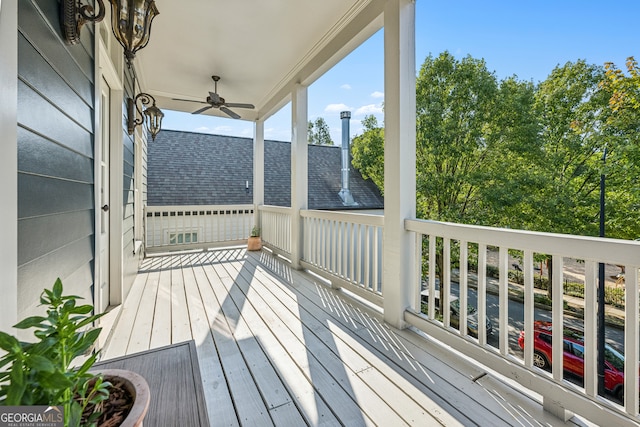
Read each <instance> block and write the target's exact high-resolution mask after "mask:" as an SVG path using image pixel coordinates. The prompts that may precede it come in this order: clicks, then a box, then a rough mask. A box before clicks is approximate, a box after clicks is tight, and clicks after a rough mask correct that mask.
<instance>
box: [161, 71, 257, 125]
mask: <svg viewBox="0 0 640 427" xmlns="http://www.w3.org/2000/svg"><path fill="white" fill-rule="evenodd" d="M211 78H212V79H213V83H214V85H215V88H214V91H213V92H209V96H207V102H202V101H194V100H192V99H178V98H173V99H174V100H175V101H187V102H197V103H199V104H208V105H207V106H206V107H202V108H200V109H199V110H196V111H194V112H193V113H191V114H200V113H202V112H204V111H207V110H208V109H210V108H218V109H219V110H220V111H222V112H224V113H225V114H226V115H228V116H229V117H231V118H234V119H239V118H240V115H239V114H237V113H236V112H234V111H231V110H230V109H229V108H228V107H231V108H251V109H253V108H256V107H255V106H254V105H253V104H239V103H236V102H227V101H225V99H224V98H223V97H221V96H220V95H218V81H219V80H220V76H211Z"/></svg>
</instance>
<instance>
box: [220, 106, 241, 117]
mask: <svg viewBox="0 0 640 427" xmlns="http://www.w3.org/2000/svg"><path fill="white" fill-rule="evenodd" d="M220 111H224V112H225V113H227V115H228V116H229V117H232V118H234V119H239V118H240V116H239V115H238V114H236V113H234V112H233V111H231V110H229V109H228V108H227V107H220Z"/></svg>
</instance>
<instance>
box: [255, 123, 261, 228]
mask: <svg viewBox="0 0 640 427" xmlns="http://www.w3.org/2000/svg"><path fill="white" fill-rule="evenodd" d="M260 205H264V120H262V119H260V120H257V121H256V122H255V124H254V127H253V223H254V224H255V225H257V226H258V227H260V226H261V225H260V212H258V206H260Z"/></svg>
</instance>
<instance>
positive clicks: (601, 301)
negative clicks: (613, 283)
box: [598, 146, 607, 396]
mask: <svg viewBox="0 0 640 427" xmlns="http://www.w3.org/2000/svg"><path fill="white" fill-rule="evenodd" d="M606 162H607V147H606V146H605V148H604V152H603V153H602V172H601V173H600V237H604V190H605V182H604V181H605V173H604V168H605V165H606ZM604 287H605V277H604V263H599V264H598V394H599V395H600V396H603V395H604V393H605V388H604V330H605V325H604Z"/></svg>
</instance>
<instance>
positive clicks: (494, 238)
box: [405, 219, 640, 421]
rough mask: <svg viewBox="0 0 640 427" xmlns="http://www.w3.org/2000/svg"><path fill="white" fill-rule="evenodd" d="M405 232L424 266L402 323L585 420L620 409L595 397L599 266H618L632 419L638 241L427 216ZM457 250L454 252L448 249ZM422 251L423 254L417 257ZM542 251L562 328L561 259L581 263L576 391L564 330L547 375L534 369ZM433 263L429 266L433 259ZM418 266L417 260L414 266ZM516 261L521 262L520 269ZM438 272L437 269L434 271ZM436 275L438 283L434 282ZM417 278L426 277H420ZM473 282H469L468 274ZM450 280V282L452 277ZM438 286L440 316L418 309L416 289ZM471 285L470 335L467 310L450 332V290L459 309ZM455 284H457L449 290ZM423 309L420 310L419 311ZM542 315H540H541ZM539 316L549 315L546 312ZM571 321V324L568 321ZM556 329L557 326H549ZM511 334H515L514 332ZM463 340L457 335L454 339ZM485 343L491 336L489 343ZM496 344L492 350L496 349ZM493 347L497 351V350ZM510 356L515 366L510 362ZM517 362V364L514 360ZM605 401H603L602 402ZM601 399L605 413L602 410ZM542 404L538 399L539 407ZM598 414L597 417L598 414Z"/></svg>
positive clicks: (409, 223)
mask: <svg viewBox="0 0 640 427" xmlns="http://www.w3.org/2000/svg"><path fill="white" fill-rule="evenodd" d="M405 230H407V231H409V232H413V233H416V241H417V242H418V245H417V246H418V253H417V257H418V258H419V259H420V260H422V258H423V256H424V257H426V259H428V263H427V264H426V265H427V266H428V267H426V271H421V274H420V275H419V276H420V277H421V279H420V280H419V281H418V283H415V286H414V295H415V297H414V298H413V299H412V300H414V301H416V303H415V305H414V307H413V308H412V309H409V310H408V311H407V312H406V315H405V320H406V321H407V322H408V323H409V324H411V325H412V326H415V327H417V328H419V329H422V330H423V331H425V332H426V333H428V334H430V335H432V336H437V337H438V338H439V339H442V340H443V341H444V342H445V343H446V344H448V345H451V346H452V347H453V348H456V349H458V350H459V351H462V352H464V353H465V354H467V355H470V356H472V357H475V358H476V359H477V360H478V361H480V362H482V363H485V364H486V365H488V366H490V367H491V368H493V369H495V370H496V371H498V372H500V373H502V374H504V375H506V376H508V377H510V378H511V379H513V380H515V381H518V382H520V383H521V384H522V385H524V386H526V387H528V388H531V389H532V390H535V391H536V392H538V393H540V394H542V395H543V398H544V399H545V402H546V401H550V402H553V403H550V405H552V406H558V407H562V408H566V409H568V410H573V411H575V412H577V413H585V411H587V412H588V414H587V416H588V417H591V416H592V417H595V418H597V419H600V420H604V419H606V416H607V415H606V414H607V413H608V414H610V415H611V414H614V413H620V409H619V408H620V407H619V406H617V405H615V404H613V403H612V402H610V401H607V400H605V399H602V398H600V397H599V396H598V394H597V363H596V361H597V334H598V330H597V324H596V320H595V319H596V314H597V308H596V307H597V303H596V302H597V301H596V300H597V296H596V289H597V287H598V279H597V276H598V275H597V268H598V264H599V263H602V264H614V265H618V266H624V267H625V270H626V286H625V291H624V292H625V308H624V312H623V314H624V316H623V317H624V322H625V323H624V339H623V342H622V343H620V344H622V345H624V350H623V353H624V356H625V366H624V372H627V373H628V372H632V373H634V374H633V375H626V376H625V379H624V384H623V387H624V402H623V403H624V412H625V415H626V416H627V417H631V418H632V419H634V420H636V421H637V417H638V399H639V397H640V390H639V386H638V375H637V373H638V369H639V362H638V361H639V360H640V350H639V348H638V345H639V342H640V340H639V336H638V335H639V333H640V327H639V321H640V316H639V313H638V312H639V308H640V306H639V301H638V299H639V298H638V287H639V286H638V285H639V283H638V280H639V274H638V273H639V270H640V242H635V241H627V240H619V239H605V238H597V237H585V236H573V235H563V234H554V233H542V232H532V231H523V230H510V229H499V228H492V227H482V226H473V225H465V224H454V223H445V222H437V221H429V220H418V219H407V220H405ZM454 247H455V248H457V249H456V250H455V251H454V250H453V249H452V248H454ZM489 247H494V248H496V249H497V251H498V253H497V257H496V258H497V264H498V266H497V267H498V278H497V279H495V280H493V279H490V278H489V277H488V275H487V266H488V261H487V253H488V249H489ZM470 248H473V249H474V251H475V252H477V273H472V272H470V271H469V269H468V265H469V260H470V255H469V252H470ZM423 250H424V254H423ZM513 250H515V251H518V252H519V253H520V256H521V258H520V259H519V261H518V266H519V268H520V270H521V271H520V272H519V274H521V275H522V276H523V277H524V285H522V286H521V289H522V300H523V302H522V304H523V314H522V323H523V325H524V326H523V327H522V329H521V330H523V331H524V339H525V341H524V360H521V359H519V358H517V357H514V356H513V355H512V354H511V353H512V349H511V348H510V347H509V346H510V343H511V342H514V341H516V340H517V339H518V334H519V333H520V330H514V327H513V324H512V323H511V322H513V321H515V319H514V317H513V316H514V315H513V313H511V312H510V311H509V309H510V305H509V295H510V292H511V291H512V288H513V285H512V284H511V283H510V281H509V273H510V271H509V269H510V260H509V259H510V258H509V257H510V255H509V251H513ZM535 254H544V255H547V256H550V257H551V258H552V261H553V264H552V266H553V281H552V284H551V285H552V297H553V299H552V305H551V308H550V312H551V320H552V324H553V325H565V322H567V321H569V320H568V319H569V316H568V315H566V314H565V312H564V302H563V300H564V295H563V279H564V275H565V270H564V264H565V262H566V261H567V260H570V259H575V260H580V262H584V288H585V292H584V302H583V303H582V304H583V310H584V321H583V324H582V329H583V330H584V335H583V344H584V352H583V353H582V357H583V361H584V388H583V389H581V388H579V387H576V386H575V385H573V384H568V383H566V382H565V380H563V372H564V368H565V366H564V364H563V359H564V356H563V355H564V353H563V352H564V346H563V334H559V333H558V334H555V333H554V334H553V335H552V349H553V351H552V353H551V354H550V355H549V359H550V360H549V362H551V360H552V361H553V363H551V368H552V374H551V376H549V375H548V374H545V373H544V372H543V371H541V370H540V369H538V368H536V367H535V366H534V357H533V355H534V348H537V347H536V345H534V321H535V320H536V317H535V316H536V315H539V313H540V312H539V311H536V310H539V309H537V308H535V307H537V306H536V299H535V292H534V255H535ZM454 255H455V257H456V258H457V259H459V269H458V271H457V274H456V276H454V274H453V272H454V269H453V267H452V265H453V262H454V260H453V258H454ZM437 260H438V262H437V263H439V264H440V265H439V266H438V267H436V264H437V263H436V261H437ZM419 264H420V265H423V263H420V262H419ZM520 265H521V267H520ZM437 269H438V270H440V269H442V271H438V272H436V270H437ZM436 275H438V276H439V277H440V281H439V282H437V281H436ZM422 278H425V279H424V280H423V279H422ZM472 278H473V279H474V280H475V281H476V283H477V285H475V284H474V283H473V281H472V280H471V279H472ZM456 280H457V282H456ZM436 285H437V287H438V288H440V287H441V288H442V290H443V291H442V292H443V295H444V297H443V301H442V306H443V307H442V311H443V312H442V313H440V314H441V316H442V319H443V320H442V321H440V320H439V317H437V316H436V308H435V305H434V301H433V300H434V298H430V299H429V301H428V304H426V305H424V306H422V304H421V293H422V292H423V291H424V290H425V289H426V290H427V292H426V294H428V295H437V292H438V290H436ZM490 285H491V287H492V288H493V289H496V290H495V292H497V299H496V300H494V301H495V302H494V303H492V304H495V306H497V321H496V320H495V319H494V321H493V331H494V335H493V337H492V339H491V340H490V339H489V338H490V337H489V335H488V331H487V328H488V326H487V324H486V322H485V321H483V320H486V319H487V318H488V315H489V307H488V304H487V295H488V294H489V293H490V290H489V286H490ZM472 287H474V288H476V290H474V293H475V294H476V295H477V305H476V308H477V319H478V322H477V324H478V328H477V338H472V337H469V336H468V325H469V324H468V323H467V321H468V319H467V318H466V314H465V313H462V314H461V315H460V316H459V325H458V327H457V328H455V329H453V328H451V327H450V325H449V321H450V320H451V318H452V309H451V306H450V302H449V300H448V299H449V296H450V295H454V293H457V294H458V296H459V299H460V301H459V306H460V307H466V306H467V304H468V300H467V298H468V295H469V294H470V292H469V289H470V288H472ZM455 288H457V289H455ZM425 311H426V313H425ZM540 319H542V318H540ZM545 319H548V318H546V317H545ZM574 322H575V321H574ZM554 330H556V328H554ZM514 334H515V335H514ZM461 338H462V339H461ZM490 341H493V342H491V343H490ZM496 347H497V348H496ZM496 350H497V351H496ZM514 361H515V362H516V364H515V365H514ZM517 362H520V363H523V365H521V366H522V368H520V367H518V363H517ZM605 402H606V404H605ZM603 404H605V406H607V410H608V411H609V412H602V411H601V406H602V405H603ZM546 405H547V403H545V406H546ZM603 414H604V415H603Z"/></svg>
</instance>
